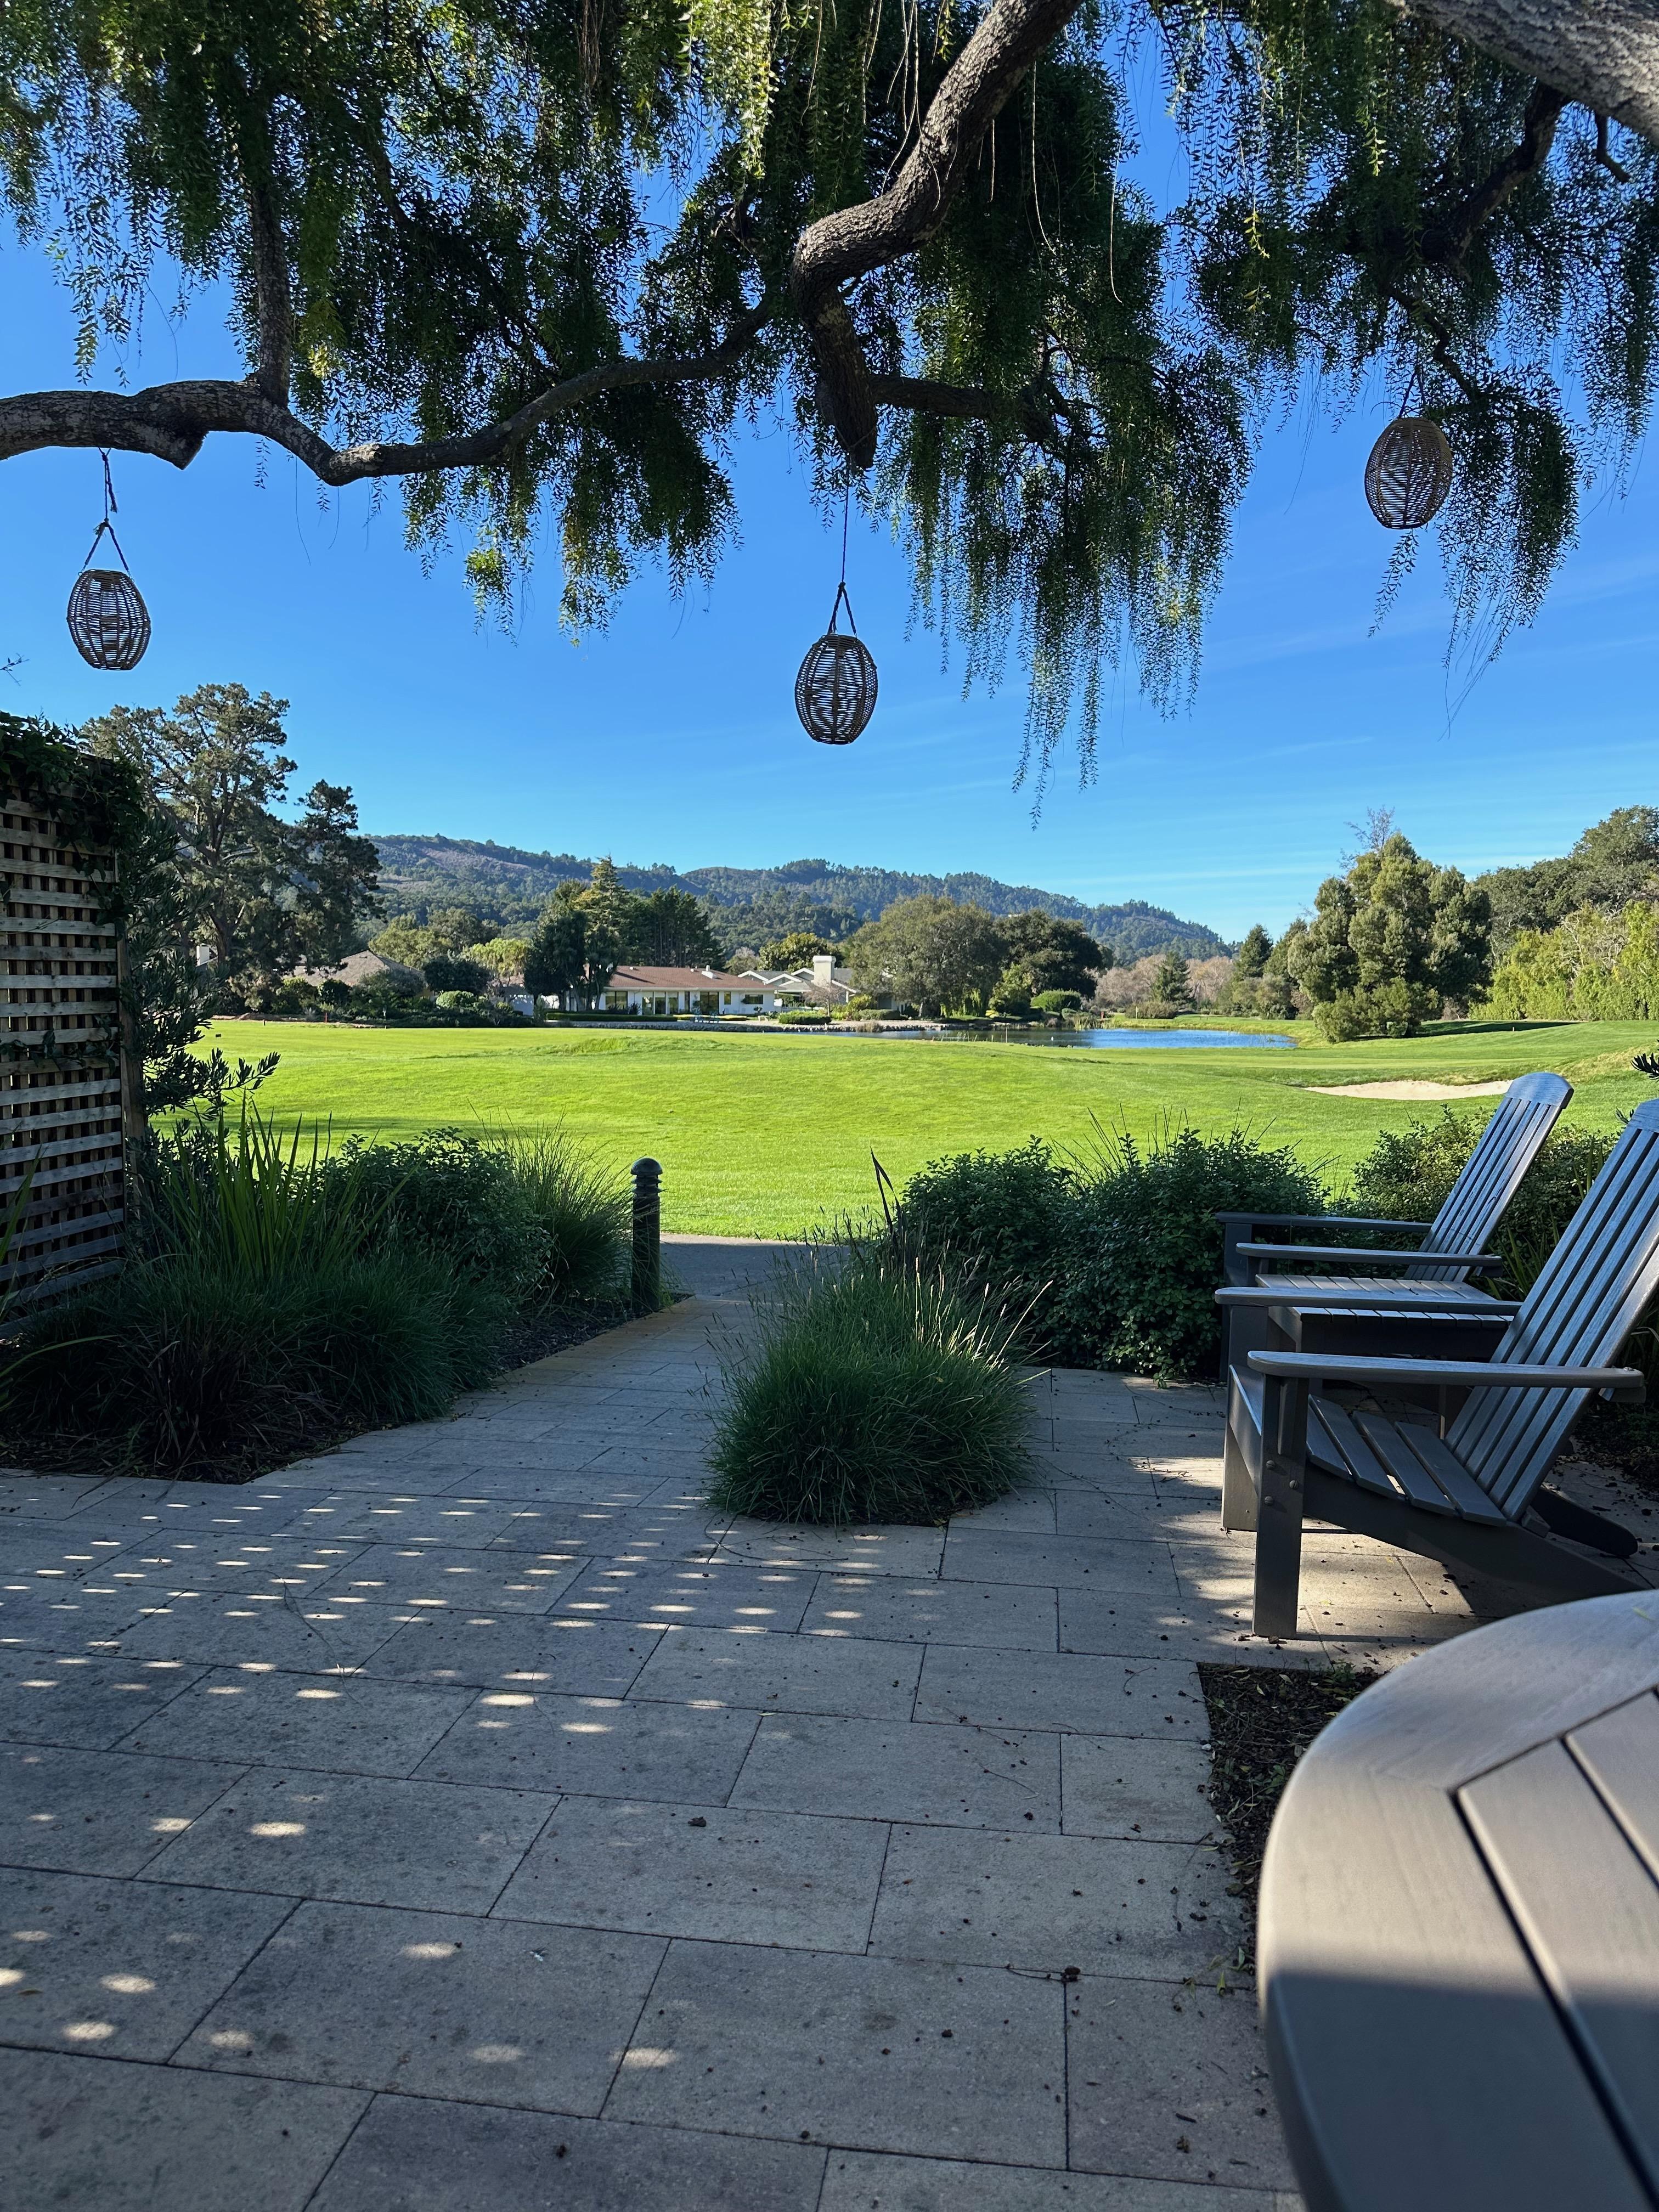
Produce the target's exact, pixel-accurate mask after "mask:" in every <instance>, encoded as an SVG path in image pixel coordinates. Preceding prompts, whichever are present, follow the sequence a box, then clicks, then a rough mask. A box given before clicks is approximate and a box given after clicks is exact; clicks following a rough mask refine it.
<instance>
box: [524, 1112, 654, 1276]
mask: <svg viewBox="0 0 1659 2212" xmlns="http://www.w3.org/2000/svg"><path fill="white" fill-rule="evenodd" d="M493 1141H494V1143H495V1147H496V1149H497V1151H498V1152H499V1154H500V1157H501V1158H502V1159H503V1160H504V1161H505V1162H506V1164H507V1169H508V1171H509V1172H510V1174H511V1175H512V1176H513V1181H514V1182H515V1183H516V1185H517V1187H518V1188H519V1190H520V1193H521V1194H522V1195H523V1198H524V1201H525V1204H526V1206H527V1207H528V1209H529V1212H530V1213H531V1216H532V1218H533V1219H534V1221H535V1222H536V1224H537V1225H538V1228H539V1229H540V1230H541V1231H542V1233H543V1235H544V1237H545V1239H546V1247H545V1257H544V1261H543V1265H542V1273H541V1278H540V1280H539V1282H538V1286H537V1289H538V1297H540V1298H541V1300H542V1301H543V1303H544V1304H553V1305H562V1304H566V1303H568V1301H569V1300H571V1299H573V1298H606V1297H615V1296H616V1295H617V1293H618V1292H619V1291H620V1290H621V1289H622V1287H623V1267H624V1264H625V1262H626V1260H627V1256H628V1248H629V1225H630V1215H631V1206H632V1198H631V1194H630V1193H629V1188H628V1184H627V1182H626V1181H625V1180H624V1179H623V1177H622V1176H619V1175H617V1174H616V1173H614V1172H612V1171H609V1170H606V1169H605V1168H602V1167H600V1166H599V1164H598V1163H597V1162H596V1161H594V1160H592V1159H591V1158H589V1157H588V1156H587V1154H586V1153H585V1152H582V1151H581V1150H580V1147H579V1146H577V1145H576V1144H575V1143H574V1141H573V1140H572V1139H570V1138H569V1137H568V1135H567V1134H566V1133H565V1132H564V1131H563V1130H562V1129H540V1130H535V1131H532V1132H530V1133H521V1132H519V1131H507V1132H506V1133H503V1134H501V1135H500V1136H498V1137H496V1138H495V1139H494V1140H493Z"/></svg>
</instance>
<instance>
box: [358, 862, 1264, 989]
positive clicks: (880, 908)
mask: <svg viewBox="0 0 1659 2212" xmlns="http://www.w3.org/2000/svg"><path fill="white" fill-rule="evenodd" d="M374 842H375V845H376V847H377V848H379V851H380V882H381V887H382V889H383V890H384V891H385V894H386V910H387V912H388V913H389V914H414V915H418V916H420V917H422V919H423V918H424V917H425V915H426V914H427V912H428V910H429V909H430V908H434V907H444V906H463V907H470V908H473V909H474V910H475V911H476V912H477V913H478V914H479V915H482V916H483V918H484V919H485V920H487V921H499V922H501V923H502V924H504V925H510V924H518V923H523V922H528V921H532V920H533V919H534V918H535V916H536V915H537V914H538V913H539V912H540V910H541V908H542V907H543V906H544V904H545V903H546V902H547V901H548V899H549V898H550V897H551V896H552V895H553V892H554V890H556V887H557V886H558V885H559V884H561V883H564V882H568V880H569V879H570V878H573V877H574V878H579V879H580V880H581V881H584V882H585V881H586V878H587V876H588V873H589V872H590V870H591V869H592V861H591V860H582V859H580V858H579V857H578V856H577V855H576V854H574V853H530V852H526V851H525V850H523V849H522V848H520V847H519V846H516V845H497V844H495V843H492V842H485V843H483V844H477V843H474V842H472V841H471V840H470V839H466V838H459V837H436V836H434V837H376V838H375V840H374ZM617 874H618V875H619V876H620V877H621V878H622V880H623V883H625V884H628V885H629V888H630V889H631V890H686V891H692V892H695V893H696V896H698V897H699V898H701V899H702V900H704V901H705V902H707V904H708V907H709V908H710V910H711V912H712V913H713V915H714V921H715V926H716V927H717V929H718V930H719V932H720V936H721V938H722V939H723V940H724V941H725V944H726V951H727V952H728V954H729V953H730V952H732V951H735V950H736V949H737V947H738V946H739V945H758V944H760V943H762V942H763V941H764V940H765V939H767V938H769V937H778V936H781V935H782V934H783V933H785V932H786V931H787V930H791V929H808V930H814V931H817V933H819V934H820V935H821V936H824V937H828V938H831V939H841V938H844V937H847V936H849V935H850V934H851V933H852V932H853V931H854V930H855V929H856V928H857V927H858V926H859V924H860V922H864V921H873V920H874V919H875V918H876V916H877V915H880V914H883V913H884V912H885V911H886V909H887V908H889V907H890V906H891V905H892V903H893V902H894V900H895V899H902V898H914V897H915V896H916V895H917V893H918V892H922V891H929V892H933V893H934V894H935V895H939V894H942V895H943V896H945V897H947V898H953V899H960V900H963V901H964V902H965V901H971V902H973V903H974V904H975V906H982V907H984V908H986V909H987V912H989V913H991V914H1023V913H1024V912H1025V911H1026V909H1027V908H1030V907H1038V908H1042V911H1043V912H1044V913H1047V914H1053V915H1060V916H1062V917H1063V918H1064V919H1065V920H1066V921H1080V922H1081V923H1082V924H1083V926H1084V927H1085V929H1087V930H1088V931H1089V932H1090V933H1091V935H1092V936H1094V937H1097V938H1099V939H1101V941H1102V942H1103V944H1107V945H1110V946H1111V948H1112V950H1113V951H1114V952H1115V954H1116V955H1117V957H1118V959H1119V961H1120V962H1122V963H1127V962H1129V961H1132V960H1142V959H1145V958H1146V956H1147V955H1148V954H1149V953H1162V952H1167V951H1176V952H1183V953H1185V954H1186V955H1187V957H1188V958H1189V959H1194V960H1206V959H1209V958H1211V957H1212V956H1213V955H1214V954H1216V953H1218V952H1227V951H1231V949H1232V948H1231V946H1230V945H1227V944H1226V943H1225V941H1224V940H1223V939H1221V938H1219V937H1218V936H1217V934H1216V933H1215V932H1214V930H1212V929H1206V927H1204V925H1203V923H1202V922H1197V921H1182V918H1181V917H1180V915H1174V914H1170V912H1169V911H1168V910H1167V908H1164V907H1158V906H1148V905H1147V904H1146V902H1145V900H1143V899H1129V900H1126V901H1125V902H1123V903H1122V904H1121V905H1116V906H1085V904H1084V903H1083V902H1082V901H1081V900H1080V899H1074V898H1068V897H1067V896H1066V894H1065V893H1064V892H1063V891H1045V890H1038V889H1037V888H1036V886H1035V885H1033V884H1004V883H999V882H998V881H997V879H996V878H994V876H981V875H972V874H965V875H952V876H920V875H908V874H904V873H902V872H898V871H896V870H894V869H891V868H856V867H842V866H838V865H837V864H836V862H834V861H832V860H789V861H787V862H786V863H785V864H784V866H781V867H778V868H720V867H713V868H686V869H684V870H676V869H673V868H671V867H669V866H666V865H665V863H663V862H659V863H658V864H657V865H656V866H653V867H648V868H641V867H633V866H626V867H625V866H623V865H622V864H621V863H620V862H618V863H617Z"/></svg>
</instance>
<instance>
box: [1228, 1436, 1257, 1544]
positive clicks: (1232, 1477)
mask: <svg viewBox="0 0 1659 2212" xmlns="http://www.w3.org/2000/svg"><path fill="white" fill-rule="evenodd" d="M1260 1518H1261V1513H1260V1510H1259V1506H1258V1502H1257V1499H1256V1494H1255V1477H1254V1476H1253V1475H1252V1474H1251V1473H1250V1463H1249V1460H1247V1459H1246V1458H1245V1456H1244V1454H1243V1452H1242V1451H1241V1450H1240V1449H1239V1446H1238V1440H1237V1437H1235V1436H1234V1434H1233V1429H1232V1423H1231V1421H1229V1423H1228V1424H1227V1441H1226V1443H1225V1445H1224V1446H1223V1447H1222V1453H1221V1525H1222V1527H1223V1528H1237V1529H1250V1528H1255V1526H1256V1524H1257V1522H1258V1521H1259V1520H1260Z"/></svg>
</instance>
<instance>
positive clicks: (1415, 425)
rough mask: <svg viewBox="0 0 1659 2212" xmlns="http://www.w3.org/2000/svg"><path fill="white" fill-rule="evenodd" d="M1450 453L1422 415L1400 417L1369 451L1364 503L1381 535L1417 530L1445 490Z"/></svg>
mask: <svg viewBox="0 0 1659 2212" xmlns="http://www.w3.org/2000/svg"><path fill="white" fill-rule="evenodd" d="M1451 480H1452V449H1451V447H1450V446H1449V444H1448V443H1447V441H1446V434H1445V432H1444V431H1443V429H1442V428H1441V427H1440V425H1439V424H1438V423H1437V422H1431V421H1430V420H1429V418H1428V416H1426V415H1401V416H1396V417H1395V420H1394V421H1393V422H1390V423H1389V427H1388V428H1387V429H1386V430H1385V431H1384V432H1383V435H1382V436H1381V437H1380V438H1379V439H1378V440H1377V441H1376V444H1375V445H1374V446H1373V447H1371V457H1370V460H1368V461H1367V462H1366V464H1365V497H1366V498H1367V499H1368V500H1369V501H1370V509H1371V513H1373V514H1374V515H1375V516H1376V519H1377V520H1378V521H1379V522H1380V523H1381V524H1382V525H1383V528H1384V529H1385V530H1420V529H1421V528H1422V527H1423V525H1424V524H1425V522H1432V521H1433V520H1434V518H1435V516H1436V515H1437V514H1438V513H1439V512H1440V509H1441V507H1442V506H1443V504H1444V501H1445V497H1446V494H1447V493H1448V492H1449V490H1450V489H1451Z"/></svg>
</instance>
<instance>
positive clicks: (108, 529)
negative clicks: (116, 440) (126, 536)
mask: <svg viewBox="0 0 1659 2212" xmlns="http://www.w3.org/2000/svg"><path fill="white" fill-rule="evenodd" d="M98 458H99V459H100V461H101V462H102V463H103V465H104V519H103V520H102V521H101V522H100V524H99V526H98V527H97V529H96V530H94V532H93V533H92V543H91V544H90V545H89V546H88V548H87V557H86V559H85V560H84V561H82V563H81V566H82V568H90V567H91V566H92V556H93V555H94V553H95V552H96V551H97V550H98V547H99V544H100V540H101V539H102V538H104V536H105V535H106V533H107V535H108V538H109V542H110V544H112V546H113V547H114V548H115V552H116V557H117V558H118V560H119V562H120V563H121V566H122V567H123V568H125V569H126V572H127V574H128V575H131V574H132V569H131V566H130V565H129V563H128V561H127V556H126V555H125V553H124V552H123V551H122V550H121V541H120V539H119V538H118V537H117V536H116V534H115V525H114V524H113V523H112V521H111V520H110V517H111V516H112V514H118V513H120V511H121V510H120V508H119V507H118V506H117V504H116V500H115V479H114V478H113V477H112V476H111V474H110V472H109V455H108V454H107V453H105V452H104V451H103V449H102V447H100V449H99V453H98Z"/></svg>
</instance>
